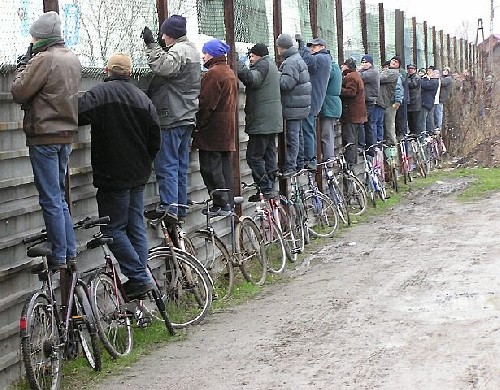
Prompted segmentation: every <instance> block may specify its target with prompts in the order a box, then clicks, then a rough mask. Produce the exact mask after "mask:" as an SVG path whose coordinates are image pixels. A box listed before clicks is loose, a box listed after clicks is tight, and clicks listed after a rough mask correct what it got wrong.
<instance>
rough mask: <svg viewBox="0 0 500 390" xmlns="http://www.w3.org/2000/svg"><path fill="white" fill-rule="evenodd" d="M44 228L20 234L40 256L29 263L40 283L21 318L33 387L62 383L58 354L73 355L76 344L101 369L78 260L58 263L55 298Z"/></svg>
mask: <svg viewBox="0 0 500 390" xmlns="http://www.w3.org/2000/svg"><path fill="white" fill-rule="evenodd" d="M103 221H104V219H88V218H86V219H83V220H81V221H79V222H77V223H75V224H74V226H73V227H74V228H75V229H90V228H92V227H94V226H98V225H99V224H100V223H103ZM46 242H47V233H46V232H45V231H42V232H41V233H38V234H36V235H34V236H31V237H27V238H25V239H24V240H23V243H24V244H25V245H28V247H27V255H28V257H42V263H41V264H39V265H37V266H35V267H34V268H33V269H32V273H36V274H37V275H38V279H39V280H40V281H41V282H42V286H41V288H40V289H39V290H38V291H36V292H34V293H33V294H32V295H31V297H30V298H29V299H28V300H27V301H26V303H25V305H24V307H23V309H22V313H21V318H20V321H19V325H20V336H21V354H22V359H23V363H24V366H25V370H26V377H27V379H28V382H29V384H30V387H31V388H32V389H46V388H51V389H57V388H59V386H60V381H61V372H62V360H63V357H65V358H66V359H75V358H76V357H77V355H78V350H79V345H80V346H81V349H82V351H83V353H84V356H85V358H86V360H87V361H88V363H89V365H90V366H91V368H92V369H93V370H95V371H100V370H101V351H100V348H99V342H98V335H97V329H96V319H95V315H94V312H93V310H92V305H91V303H90V299H89V291H88V289H87V286H86V284H85V283H84V282H83V280H82V279H81V278H80V276H79V274H78V271H77V267H76V261H68V262H67V269H61V272H60V278H61V303H58V300H57V298H56V293H55V289H56V286H55V285H54V282H53V281H52V274H53V272H52V271H51V270H50V269H49V266H48V261H47V257H50V256H51V255H52V251H51V249H50V248H49V247H48V246H46V245H43V244H44V243H46Z"/></svg>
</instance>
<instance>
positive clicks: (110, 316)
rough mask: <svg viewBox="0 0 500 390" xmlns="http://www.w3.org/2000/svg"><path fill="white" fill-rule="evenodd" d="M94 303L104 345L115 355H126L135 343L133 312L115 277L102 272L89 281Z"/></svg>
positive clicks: (99, 331)
mask: <svg viewBox="0 0 500 390" xmlns="http://www.w3.org/2000/svg"><path fill="white" fill-rule="evenodd" d="M88 284H89V286H90V296H91V300H90V303H91V304H92V309H93V310H94V313H95V315H96V327H97V333H98V334H99V338H100V339H101V341H102V344H103V345H104V348H106V350H107V351H108V353H109V354H110V355H111V356H112V357H113V358H117V357H119V356H125V355H128V354H129V353H130V351H131V350H132V346H133V340H134V338H133V332H132V326H131V321H130V314H129V313H127V310H126V308H125V300H124V299H123V296H122V293H121V292H120V289H119V288H118V286H117V285H116V284H115V282H114V281H113V278H112V277H111V276H110V275H108V274H105V273H103V272H98V273H96V274H95V275H93V276H92V278H91V279H90V280H89V283H88Z"/></svg>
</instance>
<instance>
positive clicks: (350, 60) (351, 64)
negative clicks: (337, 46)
mask: <svg viewBox="0 0 500 390" xmlns="http://www.w3.org/2000/svg"><path fill="white" fill-rule="evenodd" d="M343 65H346V66H347V67H348V68H349V69H356V60H355V59H354V58H352V57H349V58H348V59H347V60H345V61H344V63H343Z"/></svg>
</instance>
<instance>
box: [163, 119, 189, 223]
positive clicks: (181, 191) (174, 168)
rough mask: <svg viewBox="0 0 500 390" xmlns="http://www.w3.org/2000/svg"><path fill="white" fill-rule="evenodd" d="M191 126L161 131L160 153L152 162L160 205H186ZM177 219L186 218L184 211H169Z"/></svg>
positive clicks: (181, 209)
mask: <svg viewBox="0 0 500 390" xmlns="http://www.w3.org/2000/svg"><path fill="white" fill-rule="evenodd" d="M193 127H194V126H193V125H188V126H179V127H174V128H172V129H162V130H161V146H160V151H159V152H158V154H157V155H156V158H155V161H154V167H155V173H156V182H157V183H158V189H159V192H160V203H161V204H163V205H170V204H172V203H177V204H186V203H187V171H188V166H189V143H190V141H191V132H192V131H193ZM169 211H170V212H172V213H174V214H176V213H178V216H179V217H185V216H186V210H185V209H183V208H180V209H179V210H178V211H177V208H171V209H169Z"/></svg>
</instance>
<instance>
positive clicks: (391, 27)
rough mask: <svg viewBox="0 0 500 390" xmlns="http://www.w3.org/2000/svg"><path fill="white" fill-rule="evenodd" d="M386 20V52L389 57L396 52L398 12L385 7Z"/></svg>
mask: <svg viewBox="0 0 500 390" xmlns="http://www.w3.org/2000/svg"><path fill="white" fill-rule="evenodd" d="M384 21H385V52H386V55H387V59H389V58H391V57H392V56H393V55H395V54H396V35H395V32H394V31H395V29H396V13H395V12H394V10H386V9H384Z"/></svg>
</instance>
